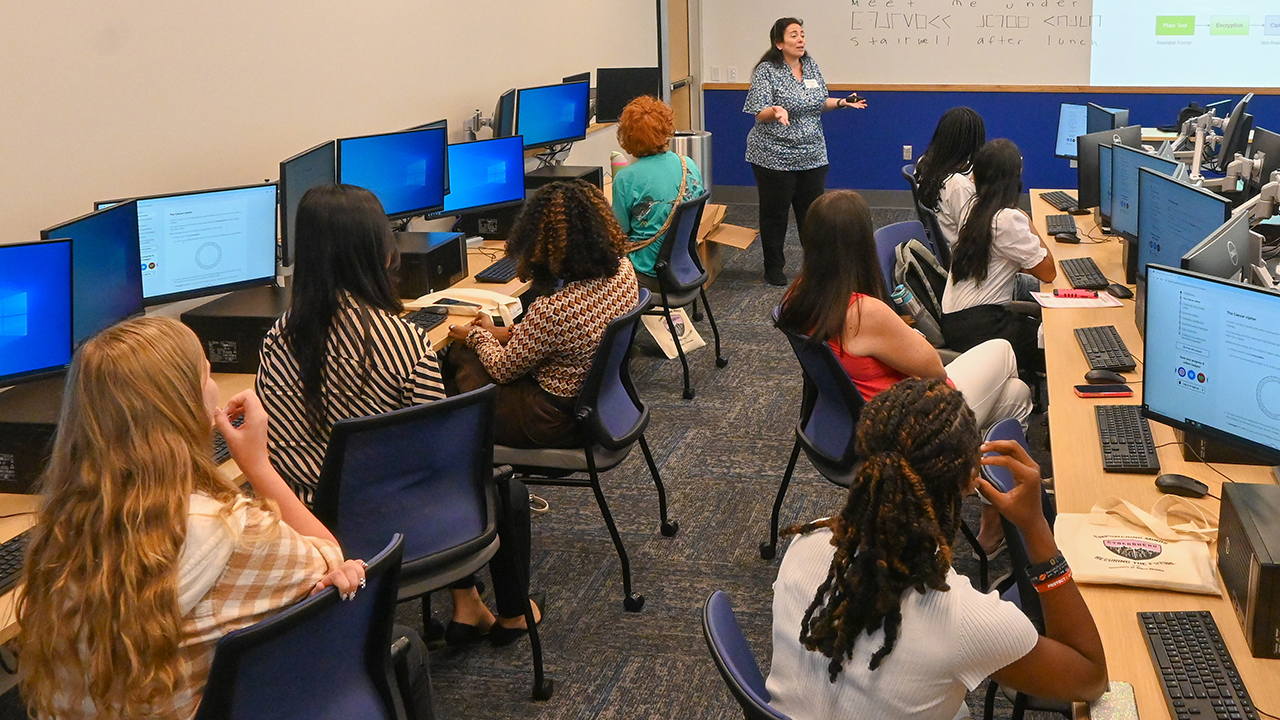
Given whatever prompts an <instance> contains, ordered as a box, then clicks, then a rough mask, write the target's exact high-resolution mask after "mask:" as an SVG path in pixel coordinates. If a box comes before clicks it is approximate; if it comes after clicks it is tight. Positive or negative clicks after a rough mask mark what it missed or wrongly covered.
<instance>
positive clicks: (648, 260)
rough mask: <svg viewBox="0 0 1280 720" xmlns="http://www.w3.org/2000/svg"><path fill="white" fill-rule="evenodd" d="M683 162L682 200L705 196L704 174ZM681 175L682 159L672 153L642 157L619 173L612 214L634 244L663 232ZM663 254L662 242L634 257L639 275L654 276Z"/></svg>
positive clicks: (690, 162) (615, 182)
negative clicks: (686, 172)
mask: <svg viewBox="0 0 1280 720" xmlns="http://www.w3.org/2000/svg"><path fill="white" fill-rule="evenodd" d="M684 161H685V163H686V165H687V166H688V168H689V179H688V180H687V181H686V182H685V190H684V197H683V198H681V200H690V199H692V198H695V197H698V196H699V195H701V194H702V173H701V172H700V171H699V170H698V166H697V165H696V164H695V163H694V162H693V160H691V159H689V158H685V159H684ZM680 175H681V170H680V156H679V155H676V154H675V153H674V152H670V151H667V152H665V153H662V154H660V155H650V156H648V157H642V158H640V159H639V160H636V161H635V162H633V163H631V164H630V165H628V166H626V167H624V168H622V169H621V170H619V171H618V174H617V176H615V177H614V178H613V214H614V215H615V216H616V217H617V218H618V224H619V225H621V226H622V232H623V233H624V234H625V235H626V236H627V237H628V238H630V239H631V241H632V242H638V241H641V240H648V239H649V238H651V237H653V236H654V235H656V234H658V231H659V230H661V229H662V225H663V224H664V223H666V221H667V216H669V215H671V210H672V209H673V208H674V207H675V206H676V202H675V201H676V193H678V192H680ZM661 250H662V241H658V242H654V243H651V244H650V245H649V246H648V247H644V248H641V249H639V250H637V251H635V252H633V253H631V265H632V266H634V267H635V269H636V272H641V273H644V274H645V275H653V274H654V271H653V266H654V265H655V264H657V262H658V253H659V251H661Z"/></svg>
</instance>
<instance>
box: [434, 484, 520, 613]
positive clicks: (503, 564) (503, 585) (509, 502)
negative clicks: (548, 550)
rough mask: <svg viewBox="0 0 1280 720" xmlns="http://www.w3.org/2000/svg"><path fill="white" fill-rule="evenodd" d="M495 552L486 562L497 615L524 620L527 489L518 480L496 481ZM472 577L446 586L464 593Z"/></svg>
mask: <svg viewBox="0 0 1280 720" xmlns="http://www.w3.org/2000/svg"><path fill="white" fill-rule="evenodd" d="M498 502H499V503H500V504H501V505H500V507H499V512H498V538H499V539H500V540H501V543H499V546H498V551H497V552H496V553H494V554H493V557H492V558H490V560H489V576H490V577H491V578H492V579H493V599H494V604H496V605H497V606H498V615H500V616H501V617H505V618H514V617H524V611H525V608H527V607H528V606H529V545H530V543H531V542H532V540H531V539H530V533H529V518H530V512H529V488H528V487H526V486H525V484H524V483H522V482H520V481H519V480H514V479H506V480H504V479H502V478H499V479H498ZM475 584H476V578H475V576H474V575H470V576H468V577H465V578H463V579H461V580H459V581H457V582H455V583H453V584H452V585H450V586H449V587H450V588H451V589H455V590H465V589H466V588H470V587H475Z"/></svg>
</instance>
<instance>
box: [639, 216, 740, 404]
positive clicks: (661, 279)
mask: <svg viewBox="0 0 1280 720" xmlns="http://www.w3.org/2000/svg"><path fill="white" fill-rule="evenodd" d="M710 197H711V193H703V194H701V195H699V196H698V197H696V198H693V199H692V200H688V201H686V202H682V203H680V204H679V205H676V207H675V209H674V210H672V211H671V213H672V215H673V216H674V217H672V218H671V224H670V225H669V226H668V227H667V233H666V238H665V239H664V240H663V242H662V249H661V250H659V251H658V262H657V263H656V264H655V265H654V266H653V269H654V270H655V271H657V274H658V282H657V287H652V285H653V283H652V281H647V280H648V278H645V277H643V276H640V278H641V280H646V281H647V282H645V283H644V284H645V286H646V287H648V289H649V290H656V291H657V292H656V294H655V295H653V296H652V297H651V298H650V300H649V306H648V307H646V308H645V314H646V315H661V316H663V317H665V318H666V319H667V328H668V329H669V330H671V341H672V342H674V343H675V345H676V353H678V354H679V355H680V365H681V366H682V367H683V368H684V399H685V400H689V399H691V398H693V394H694V391H693V386H692V385H690V384H689V359H688V358H687V357H685V354H684V347H682V346H681V345H680V337H679V335H678V334H677V333H676V326H675V323H674V322H672V320H671V310H672V309H673V308H681V307H685V306H686V305H693V314H694V319H697V314H698V298H702V306H703V307H704V308H706V310H707V321H708V322H710V323H711V334H712V335H713V336H714V337H715V343H716V367H720V368H722V367H724V366H725V365H728V364H729V360H728V358H725V357H722V356H721V355H720V328H719V327H717V326H716V319H715V317H714V316H713V315H712V314H711V304H710V303H708V302H707V292H706V290H704V289H703V288H702V286H703V284H704V283H706V282H707V277H708V275H707V271H706V270H705V269H703V267H702V260H701V259H699V258H698V226H699V225H700V224H701V223H702V211H703V209H705V208H706V205H707V199H708V198H710Z"/></svg>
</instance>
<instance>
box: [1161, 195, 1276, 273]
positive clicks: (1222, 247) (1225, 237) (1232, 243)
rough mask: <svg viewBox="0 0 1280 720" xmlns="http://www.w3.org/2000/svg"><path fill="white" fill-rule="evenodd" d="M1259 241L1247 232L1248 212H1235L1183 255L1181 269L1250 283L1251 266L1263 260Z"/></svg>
mask: <svg viewBox="0 0 1280 720" xmlns="http://www.w3.org/2000/svg"><path fill="white" fill-rule="evenodd" d="M1261 240H1262V238H1260V237H1259V236H1257V235H1255V234H1254V233H1252V232H1250V230H1249V213H1247V212H1241V213H1236V214H1235V215H1232V216H1231V217H1230V218H1229V219H1228V220H1227V221H1226V222H1225V223H1223V224H1222V225H1221V226H1220V227H1219V228H1218V229H1217V230H1214V231H1213V233H1212V234H1210V235H1209V237H1207V238H1205V239H1204V241H1203V242H1201V243H1200V244H1199V245H1196V246H1195V247H1193V248H1191V250H1189V251H1188V252H1187V254H1186V255H1183V256H1182V263H1181V265H1182V269H1183V270H1190V271H1192V272H1198V273H1200V274H1202V275H1210V276H1212V277H1216V278H1222V279H1223V280H1235V281H1237V282H1239V281H1245V282H1250V281H1252V280H1253V272H1252V270H1251V266H1252V265H1254V264H1256V263H1258V262H1260V261H1261V260H1262V242H1261Z"/></svg>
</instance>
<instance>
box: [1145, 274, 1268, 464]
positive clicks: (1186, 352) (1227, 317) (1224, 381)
mask: <svg viewBox="0 0 1280 720" xmlns="http://www.w3.org/2000/svg"><path fill="white" fill-rule="evenodd" d="M1276 328H1280V294H1276V293H1272V292H1268V291H1266V290H1263V289H1261V288H1255V287H1251V286H1248V285H1241V284H1238V283H1233V282H1230V281H1226V280H1220V279H1217V278H1210V277H1206V276H1204V275H1198V274H1196V273H1192V272H1188V271H1186V270H1174V269H1173V268H1167V267H1163V266H1160V265H1152V266H1151V267H1149V268H1147V307H1146V340H1145V343H1144V358H1143V367H1142V382H1143V385H1142V388H1143V391H1142V412H1143V414H1144V415H1146V416H1147V417H1149V418H1151V419H1153V420H1157V421H1159V422H1162V423H1165V424H1167V425H1172V426H1173V427H1175V428H1180V429H1183V430H1189V431H1191V432H1193V433H1196V434H1198V435H1202V436H1205V437H1207V438H1210V439H1212V440H1216V441H1219V442H1222V443H1225V444H1230V445H1234V446H1236V447H1238V448H1240V449H1242V450H1245V451H1248V452H1251V453H1253V454H1255V455H1258V456H1260V457H1259V459H1260V460H1262V461H1264V462H1268V463H1271V464H1276V463H1280V376H1278V375H1277V373H1276V370H1275V368H1276V367H1280V346H1278V345H1277V344H1276V342H1275V334H1276Z"/></svg>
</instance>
